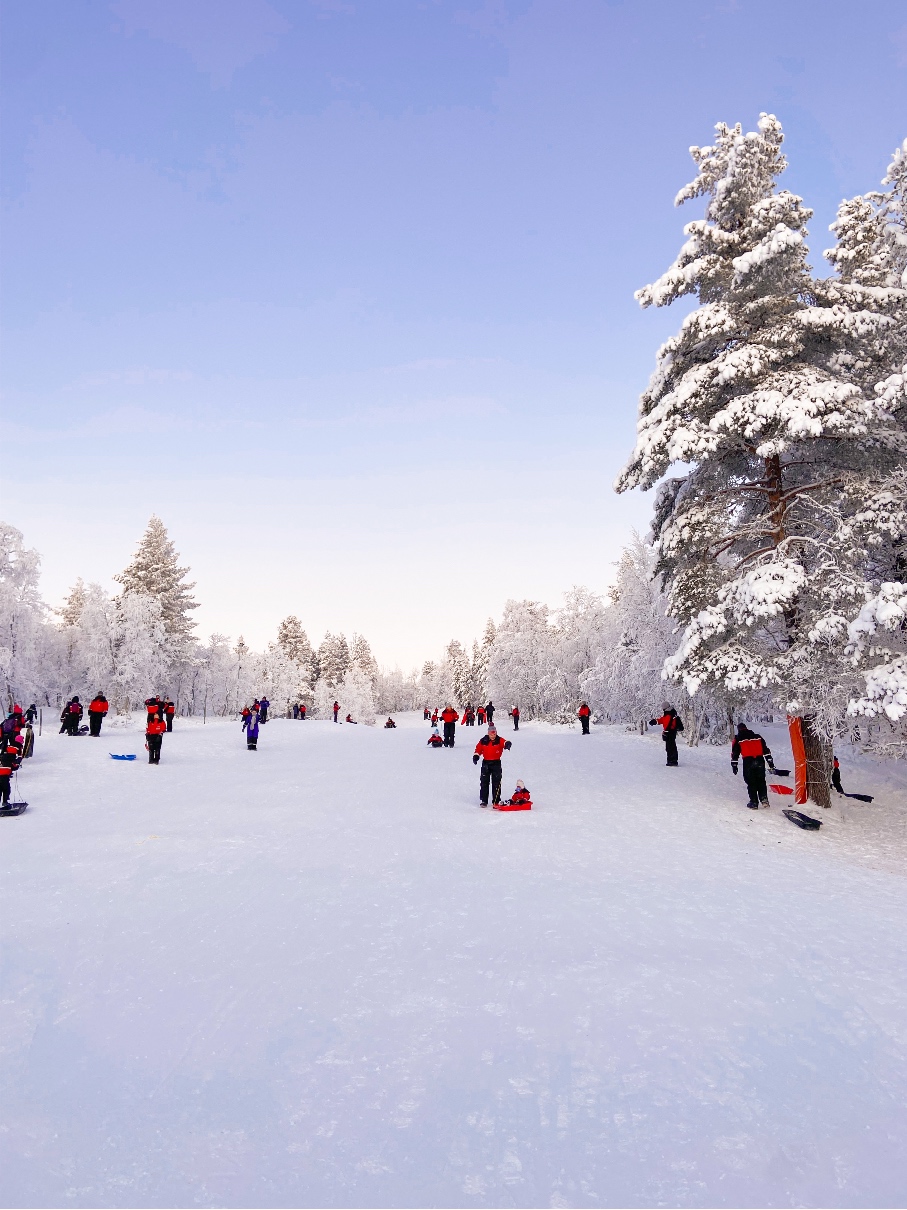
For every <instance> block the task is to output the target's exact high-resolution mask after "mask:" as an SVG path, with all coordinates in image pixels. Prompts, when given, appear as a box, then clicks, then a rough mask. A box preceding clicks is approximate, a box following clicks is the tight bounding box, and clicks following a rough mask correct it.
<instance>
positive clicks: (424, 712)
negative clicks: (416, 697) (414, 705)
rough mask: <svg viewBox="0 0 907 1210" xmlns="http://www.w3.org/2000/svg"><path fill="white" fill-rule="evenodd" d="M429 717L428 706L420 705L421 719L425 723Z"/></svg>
mask: <svg viewBox="0 0 907 1210" xmlns="http://www.w3.org/2000/svg"><path fill="white" fill-rule="evenodd" d="M430 718H431V711H430V710H429V708H428V707H427V706H423V707H422V721H423V722H424V723H427V722H428V720H429V719H430Z"/></svg>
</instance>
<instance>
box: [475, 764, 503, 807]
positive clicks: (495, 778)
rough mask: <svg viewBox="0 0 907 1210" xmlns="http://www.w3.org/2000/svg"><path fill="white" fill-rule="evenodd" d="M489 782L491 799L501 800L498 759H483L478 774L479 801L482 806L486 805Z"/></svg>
mask: <svg viewBox="0 0 907 1210" xmlns="http://www.w3.org/2000/svg"><path fill="white" fill-rule="evenodd" d="M489 781H490V782H491V801H492V802H493V803H499V802H500V801H501V762H500V761H499V760H483V761H482V771H481V773H480V775H479V801H480V802H481V804H482V806H483V807H487V806H488V783H489Z"/></svg>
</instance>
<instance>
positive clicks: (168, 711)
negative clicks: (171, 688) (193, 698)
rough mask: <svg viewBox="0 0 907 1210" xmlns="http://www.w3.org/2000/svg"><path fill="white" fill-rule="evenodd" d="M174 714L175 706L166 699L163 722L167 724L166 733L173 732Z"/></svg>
mask: <svg viewBox="0 0 907 1210" xmlns="http://www.w3.org/2000/svg"><path fill="white" fill-rule="evenodd" d="M174 714H176V706H175V705H174V704H173V702H172V700H171V699H170V698H169V697H168V698H167V700H166V701H165V702H164V721H165V722H166V723H167V730H168V731H172V730H173V716H174Z"/></svg>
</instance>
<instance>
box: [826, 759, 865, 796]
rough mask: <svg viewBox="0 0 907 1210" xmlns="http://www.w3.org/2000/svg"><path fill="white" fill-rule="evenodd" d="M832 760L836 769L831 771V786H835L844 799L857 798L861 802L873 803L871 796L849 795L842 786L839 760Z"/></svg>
mask: <svg viewBox="0 0 907 1210" xmlns="http://www.w3.org/2000/svg"><path fill="white" fill-rule="evenodd" d="M832 759H833V760H834V768H833V769H832V771H831V784H832V785H833V786H834V788H835V790H836V791H837V792H838V794H840V795H841V796H842V797H843V798H856V799H857V800H858V801H859V802H872V795H871V794H848V793H847V791H846V790H845V789H844V787H843V786H842V784H841V766H840V765H839V764H838V758H837V757H836V756H835V757H833V758H832Z"/></svg>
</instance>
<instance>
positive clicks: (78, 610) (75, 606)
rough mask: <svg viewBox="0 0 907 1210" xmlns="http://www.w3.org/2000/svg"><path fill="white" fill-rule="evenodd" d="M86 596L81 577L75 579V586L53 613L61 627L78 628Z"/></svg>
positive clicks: (86, 591)
mask: <svg viewBox="0 0 907 1210" xmlns="http://www.w3.org/2000/svg"><path fill="white" fill-rule="evenodd" d="M87 595H88V590H87V589H86V587H85V583H84V581H83V579H82V577H81V576H79V577H78V578H77V579H76V582H75V584H73V586H72V588H70V590H69V592H68V593H67V594H66V596H65V598H64V600H63V604H62V605H61V606H60V608H59V609H55V610H54V613H56V614H58V615H59V617H60V620H61V623H62V625H64V626H78V625H79V622H80V621H81V618H82V610H83V609H84V608H85V601H86V598H87Z"/></svg>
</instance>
